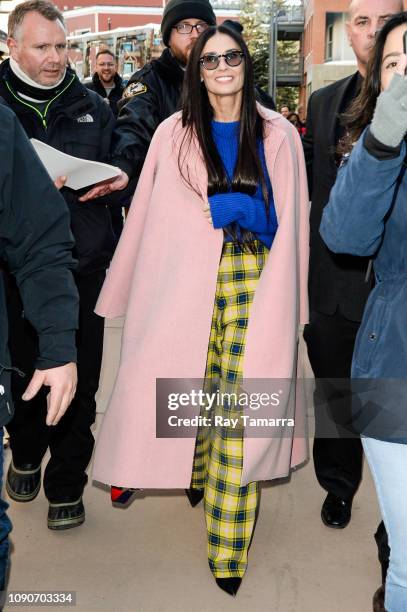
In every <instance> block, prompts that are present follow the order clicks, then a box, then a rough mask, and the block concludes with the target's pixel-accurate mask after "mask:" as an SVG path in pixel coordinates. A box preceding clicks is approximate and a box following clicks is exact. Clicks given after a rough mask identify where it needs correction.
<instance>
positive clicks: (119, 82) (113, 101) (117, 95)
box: [86, 72, 124, 117]
mask: <svg viewBox="0 0 407 612" xmlns="http://www.w3.org/2000/svg"><path fill="white" fill-rule="evenodd" d="M86 87H87V88H88V89H89V90H90V91H96V93H98V94H99V96H102V98H103V99H104V100H105V102H106V103H108V104H109V106H110V108H111V109H112V113H113V115H114V116H115V117H117V114H118V112H119V109H118V106H117V103H118V102H119V100H121V97H122V95H123V91H124V85H123V79H122V78H121V76H120V75H119V74H117V72H116V74H115V75H114V88H113V89H112V90H111V91H110V93H109V95H107V93H106V89H105V88H104V87H103V85H102V83H101V81H100V78H99V75H98V73H97V72H95V74H94V75H93V77H92V82H91V83H88V84H87V85H86Z"/></svg>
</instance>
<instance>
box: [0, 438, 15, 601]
mask: <svg viewBox="0 0 407 612" xmlns="http://www.w3.org/2000/svg"><path fill="white" fill-rule="evenodd" d="M2 485H3V428H2V427H0V490H1V487H2ZM7 508H8V503H7V502H5V501H4V500H3V499H0V592H1V591H4V590H5V588H6V576H7V567H8V555H9V540H8V534H9V533H10V531H11V529H12V526H11V522H10V519H9V518H8V516H7V514H6V511H7ZM3 604H4V602H3V597H2V596H1V594H0V607H1V606H2V605H3Z"/></svg>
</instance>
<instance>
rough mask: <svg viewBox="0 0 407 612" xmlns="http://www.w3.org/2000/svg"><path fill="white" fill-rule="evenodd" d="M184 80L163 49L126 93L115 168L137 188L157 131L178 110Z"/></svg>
mask: <svg viewBox="0 0 407 612" xmlns="http://www.w3.org/2000/svg"><path fill="white" fill-rule="evenodd" d="M183 79H184V71H183V70H182V68H181V66H180V64H179V63H178V62H177V60H176V59H175V58H174V57H173V56H172V55H171V53H170V51H169V49H164V51H163V53H162V54H161V56H160V57H159V58H158V59H156V60H153V61H152V62H150V63H149V64H146V65H145V66H144V67H143V68H142V69H141V70H139V71H138V72H136V73H135V74H134V75H133V76H132V77H131V79H130V81H129V83H128V85H127V87H126V89H125V90H124V94H123V100H122V103H121V106H120V111H119V118H118V121H117V127H116V130H115V132H114V135H113V147H112V164H113V165H115V166H119V168H121V169H122V170H123V171H124V172H126V174H128V176H129V177H130V178H132V179H133V185H134V186H135V182H136V181H137V180H138V177H139V175H140V172H141V169H142V167H143V164H144V160H145V157H146V155H147V151H148V147H149V146H150V142H151V139H152V137H153V134H154V132H155V130H156V129H157V127H158V126H159V124H160V123H161V122H162V121H164V119H167V117H169V116H170V115H172V114H173V113H175V111H177V110H178V108H179V103H180V97H181V88H182V82H183ZM134 186H133V191H134Z"/></svg>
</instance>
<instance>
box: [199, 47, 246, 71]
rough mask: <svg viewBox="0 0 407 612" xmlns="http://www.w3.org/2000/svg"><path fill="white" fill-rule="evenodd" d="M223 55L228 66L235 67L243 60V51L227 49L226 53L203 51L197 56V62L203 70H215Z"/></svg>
mask: <svg viewBox="0 0 407 612" xmlns="http://www.w3.org/2000/svg"><path fill="white" fill-rule="evenodd" d="M221 57H224V58H225V62H226V63H227V65H228V66H231V67H232V68H236V66H240V64H241V63H242V61H243V58H244V53H243V51H228V52H227V53H205V55H203V56H202V57H200V58H199V63H200V64H201V66H203V68H205V70H215V68H217V67H218V66H219V63H220V58H221Z"/></svg>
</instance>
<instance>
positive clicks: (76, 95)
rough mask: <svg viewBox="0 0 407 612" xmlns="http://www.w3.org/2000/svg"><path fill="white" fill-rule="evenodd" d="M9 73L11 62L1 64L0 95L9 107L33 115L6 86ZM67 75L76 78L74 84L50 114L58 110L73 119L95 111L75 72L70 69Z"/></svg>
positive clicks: (51, 109)
mask: <svg viewBox="0 0 407 612" xmlns="http://www.w3.org/2000/svg"><path fill="white" fill-rule="evenodd" d="M9 71H10V66H9V61H8V60H5V61H4V62H3V63H2V64H0V95H1V96H2V98H3V99H4V100H5V102H6V103H7V105H9V106H11V107H12V108H14V107H16V106H18V112H19V113H32V112H33V111H32V110H31V109H30V107H28V106H26V105H24V104H23V103H22V102H19V101H18V99H15V98H14V97H13V96H12V94H11V93H10V92H9V89H8V87H7V85H6V82H8V80H9ZM66 73H67V77H68V78H72V77H75V78H74V80H73V83H72V85H71V86H70V87H69V88H68V89H67V90H66V92H64V93H63V95H62V96H61V98H62V99H59V98H57V99H56V100H55V103H53V104H52V105H51V107H50V113H51V114H53V113H54V112H55V111H56V110H58V113H59V114H61V115H66V116H68V117H72V118H76V117H80V116H81V115H84V114H86V113H87V112H89V111H90V110H91V109H93V108H94V103H93V101H92V98H91V96H90V94H89V91H88V90H87V89H86V87H85V86H84V85H82V83H81V82H80V81H79V79H78V77H77V76H76V75H75V73H74V72H73V70H71V69H69V68H68V69H67V72H66Z"/></svg>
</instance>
